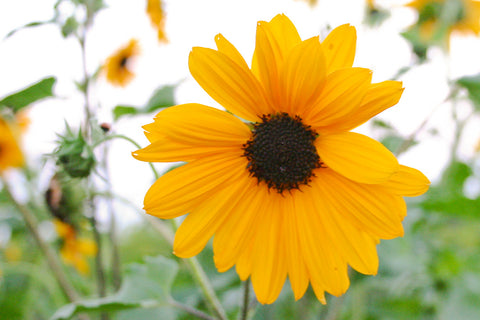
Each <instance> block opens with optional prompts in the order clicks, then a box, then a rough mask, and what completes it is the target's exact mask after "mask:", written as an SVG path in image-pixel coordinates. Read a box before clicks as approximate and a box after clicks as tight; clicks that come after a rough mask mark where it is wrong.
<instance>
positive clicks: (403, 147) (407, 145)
mask: <svg viewBox="0 0 480 320" xmlns="http://www.w3.org/2000/svg"><path fill="white" fill-rule="evenodd" d="M457 93H458V90H457V89H454V90H452V91H451V92H450V93H449V94H448V96H447V97H446V98H445V99H444V100H443V101H442V102H440V103H439V104H437V105H436V106H435V107H433V109H432V110H431V111H430V113H429V114H428V115H427V117H426V118H425V119H424V120H423V121H422V123H421V124H420V125H419V126H418V127H417V129H415V131H413V132H412V133H411V134H410V135H409V136H408V138H407V139H405V140H404V141H403V143H402V144H401V145H400V147H398V149H397V150H396V151H395V155H396V156H397V157H398V156H399V155H400V154H402V153H404V152H405V151H407V150H408V148H410V147H411V146H412V144H413V143H414V141H415V138H416V137H417V135H418V134H419V133H420V131H422V130H423V128H425V126H426V125H427V123H428V121H430V119H431V118H432V115H433V114H434V113H435V112H436V111H437V109H438V108H439V107H440V106H442V105H443V104H444V103H445V102H447V101H448V100H450V99H452V98H453V97H455V96H456V95H457Z"/></svg>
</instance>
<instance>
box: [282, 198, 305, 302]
mask: <svg viewBox="0 0 480 320" xmlns="http://www.w3.org/2000/svg"><path fill="white" fill-rule="evenodd" d="M279 210H283V211H284V213H283V215H284V217H285V223H284V224H283V227H284V237H283V238H284V245H285V254H286V259H287V269H288V278H289V279H290V284H291V286H292V290H293V294H294V296H295V300H298V299H300V298H301V297H302V296H303V295H304V294H305V291H306V290H307V288H308V283H309V277H308V270H307V266H306V265H305V261H304V258H303V255H302V249H301V248H300V240H299V233H301V232H303V230H301V229H300V228H299V226H298V224H297V219H296V217H295V215H296V212H295V211H296V210H295V206H294V203H293V199H292V197H289V196H287V197H285V199H284V200H283V204H281V205H280V206H279Z"/></svg>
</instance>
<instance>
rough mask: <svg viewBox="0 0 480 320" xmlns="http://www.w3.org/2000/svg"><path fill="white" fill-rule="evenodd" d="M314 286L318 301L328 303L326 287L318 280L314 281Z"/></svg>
mask: <svg viewBox="0 0 480 320" xmlns="http://www.w3.org/2000/svg"><path fill="white" fill-rule="evenodd" d="M312 288H313V292H314V293H315V296H316V297H317V299H318V301H320V302H321V303H322V304H327V299H325V289H324V288H323V286H322V285H321V284H319V283H318V282H313V281H312Z"/></svg>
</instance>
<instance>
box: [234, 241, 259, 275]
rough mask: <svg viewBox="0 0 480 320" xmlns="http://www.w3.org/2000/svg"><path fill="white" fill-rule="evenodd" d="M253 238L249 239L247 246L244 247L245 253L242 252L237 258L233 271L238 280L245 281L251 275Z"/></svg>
mask: <svg viewBox="0 0 480 320" xmlns="http://www.w3.org/2000/svg"><path fill="white" fill-rule="evenodd" d="M254 243H255V238H252V239H250V241H249V244H248V245H247V246H246V248H245V251H243V252H242V254H241V255H240V257H239V258H238V261H237V265H236V266H235V269H236V271H237V274H238V277H239V278H240V280H242V281H245V280H247V279H248V277H249V276H250V274H251V273H252V257H253V248H254Z"/></svg>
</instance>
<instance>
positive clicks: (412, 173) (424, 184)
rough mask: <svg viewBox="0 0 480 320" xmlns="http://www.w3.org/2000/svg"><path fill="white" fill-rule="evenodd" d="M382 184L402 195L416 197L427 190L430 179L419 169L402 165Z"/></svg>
mask: <svg viewBox="0 0 480 320" xmlns="http://www.w3.org/2000/svg"><path fill="white" fill-rule="evenodd" d="M382 186H383V187H385V188H386V189H388V190H389V191H391V192H394V193H395V194H398V195H401V196H405V197H416V196H419V195H422V194H424V193H425V192H427V190H428V188H429V186H430V181H429V180H428V178H427V177H426V176H425V175H424V174H423V173H421V172H420V171H418V170H417V169H414V168H410V167H407V166H404V165H400V167H399V170H398V172H396V173H394V174H393V175H392V176H391V177H390V179H389V180H388V181H387V182H385V183H384V184H383V185H382Z"/></svg>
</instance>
